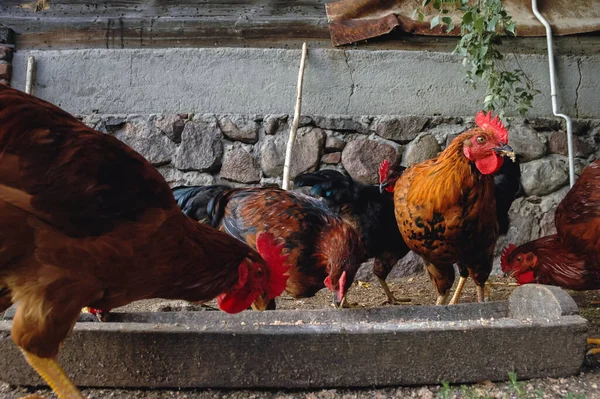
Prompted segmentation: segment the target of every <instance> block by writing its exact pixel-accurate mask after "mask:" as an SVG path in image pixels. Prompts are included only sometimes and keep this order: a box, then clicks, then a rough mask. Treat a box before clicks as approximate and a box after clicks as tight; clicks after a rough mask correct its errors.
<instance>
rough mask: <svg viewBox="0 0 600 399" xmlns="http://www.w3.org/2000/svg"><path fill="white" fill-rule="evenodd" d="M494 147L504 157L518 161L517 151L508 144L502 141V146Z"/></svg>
mask: <svg viewBox="0 0 600 399" xmlns="http://www.w3.org/2000/svg"><path fill="white" fill-rule="evenodd" d="M492 149H493V150H494V151H496V153H497V154H498V155H501V156H503V157H508V158H510V160H511V161H513V162H516V161H517V157H516V154H515V151H514V150H513V149H512V147H511V146H509V145H508V144H504V143H500V147H494V148H492Z"/></svg>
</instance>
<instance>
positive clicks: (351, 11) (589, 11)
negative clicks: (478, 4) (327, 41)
mask: <svg viewBox="0 0 600 399" xmlns="http://www.w3.org/2000/svg"><path fill="white" fill-rule="evenodd" d="M503 3H504V8H505V9H506V11H507V12H508V13H509V14H510V15H511V16H512V18H513V20H514V21H515V22H516V23H517V34H518V35H519V36H545V35H546V31H545V29H544V26H543V25H542V24H541V23H540V22H539V21H538V19H537V18H536V17H535V15H533V12H532V11H531V1H530V0H529V1H528V0H505V1H504V2H503ZM420 5H421V1H419V0H339V1H336V2H333V3H327V4H326V5H325V8H326V10H327V19H328V21H329V30H330V32H331V41H332V42H333V45H334V46H339V45H342V44H348V43H353V42H356V41H359V40H364V39H369V38H372V37H377V36H381V35H384V34H386V33H389V32H391V31H392V30H393V29H394V28H396V27H398V28H399V29H402V30H403V31H405V32H409V33H414V34H418V35H433V36H457V35H459V34H460V29H459V28H455V29H454V30H453V31H452V32H450V33H446V32H445V31H443V30H442V29H441V27H439V26H438V27H436V28H434V29H433V30H431V29H429V21H430V20H431V18H432V17H433V16H435V15H436V14H437V12H436V10H433V9H432V8H431V5H429V6H427V9H426V10H425V14H426V16H425V21H424V22H419V21H418V20H413V19H412V16H413V14H414V11H415V9H417V8H418V7H419V6H420ZM538 9H539V10H540V12H541V14H542V15H543V16H544V17H545V18H546V19H547V20H548V22H550V25H551V26H552V33H553V34H555V35H571V34H576V33H586V32H594V31H598V30H600V0H588V1H582V0H538ZM445 16H450V17H451V18H452V20H453V21H454V23H455V24H456V25H458V24H459V22H460V20H461V18H462V13H460V12H458V11H451V12H450V13H449V14H448V15H445ZM415 18H416V17H415Z"/></svg>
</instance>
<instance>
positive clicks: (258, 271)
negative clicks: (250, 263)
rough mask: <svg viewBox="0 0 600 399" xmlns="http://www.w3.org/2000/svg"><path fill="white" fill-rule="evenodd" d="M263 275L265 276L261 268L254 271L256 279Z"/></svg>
mask: <svg viewBox="0 0 600 399" xmlns="http://www.w3.org/2000/svg"><path fill="white" fill-rule="evenodd" d="M263 274H265V272H264V271H263V269H262V267H261V268H258V269H257V270H256V275H257V276H258V277H260V276H262V275H263Z"/></svg>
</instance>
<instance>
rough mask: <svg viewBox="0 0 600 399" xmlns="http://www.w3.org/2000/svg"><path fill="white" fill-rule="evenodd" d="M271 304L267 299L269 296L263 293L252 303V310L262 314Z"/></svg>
mask: <svg viewBox="0 0 600 399" xmlns="http://www.w3.org/2000/svg"><path fill="white" fill-rule="evenodd" d="M269 302H270V300H269V298H267V294H265V293H262V294H260V295H259V296H258V297H257V298H256V299H255V300H254V302H253V303H252V310H258V311H261V312H262V311H263V310H266V309H267V307H268V306H269Z"/></svg>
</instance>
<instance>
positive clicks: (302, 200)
mask: <svg viewBox="0 0 600 399" xmlns="http://www.w3.org/2000/svg"><path fill="white" fill-rule="evenodd" d="M192 193H193V194H192ZM210 193H217V194H216V195H215V196H214V197H213V198H210V195H209V194H210ZM174 195H175V199H176V201H177V202H178V204H179V206H182V207H185V206H186V204H188V203H193V204H194V207H195V208H204V209H205V210H201V209H195V210H194V209H193V208H191V209H190V212H192V213H195V214H203V213H207V215H208V219H209V220H210V223H211V225H212V226H214V227H218V228H219V229H220V230H223V231H225V232H227V233H228V234H230V235H232V236H234V237H236V238H237V239H239V240H241V241H243V242H246V243H247V244H249V245H250V246H251V247H253V246H254V245H255V239H256V235H257V234H260V233H261V232H263V231H269V232H271V233H273V234H275V235H277V237H279V238H280V239H282V240H283V242H284V248H285V253H286V254H288V255H289V258H288V263H289V264H290V269H289V279H288V282H287V288H286V291H287V292H288V293H289V294H290V295H291V296H292V297H294V298H302V297H310V296H313V295H315V294H316V292H317V291H319V290H320V289H322V288H324V287H327V288H328V289H329V290H330V291H332V293H333V301H334V304H335V305H336V306H344V305H345V304H346V301H345V298H346V293H347V291H348V289H349V288H350V286H351V285H352V282H353V281H354V277H355V275H356V272H357V271H358V268H359V266H360V262H361V260H362V257H363V255H362V254H363V245H362V243H361V240H360V237H359V235H358V234H357V232H356V231H355V229H354V228H353V227H352V226H351V225H349V224H348V223H346V222H345V221H344V220H343V219H342V218H341V217H339V216H337V215H336V214H335V213H334V212H332V211H331V210H329V209H328V208H327V206H326V205H325V204H324V203H323V202H322V201H319V200H316V199H314V198H311V197H308V196H306V195H303V194H300V193H295V192H291V191H284V190H281V189H278V188H266V187H263V188H238V189H234V188H231V189H222V188H215V187H214V186H205V187H187V188H183V187H181V188H178V189H175V190H174ZM194 196H195V198H196V199H197V200H194ZM184 200H185V201H184ZM207 200H208V203H206V201H207ZM190 201H191V202H190ZM274 308H275V303H274V301H273V302H272V303H271V304H270V305H269V309H274Z"/></svg>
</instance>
